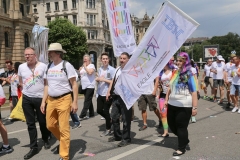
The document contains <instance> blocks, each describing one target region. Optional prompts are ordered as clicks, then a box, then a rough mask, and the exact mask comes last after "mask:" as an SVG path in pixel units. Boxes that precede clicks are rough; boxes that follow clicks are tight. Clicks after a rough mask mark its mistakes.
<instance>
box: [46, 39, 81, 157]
mask: <svg viewBox="0 0 240 160" xmlns="http://www.w3.org/2000/svg"><path fill="white" fill-rule="evenodd" d="M64 53H66V51H65V50H63V49H62V45H61V44H60V43H52V44H50V46H49V48H48V55H49V58H50V60H51V61H52V62H51V63H50V64H49V65H48V67H47V68H46V71H45V74H44V82H45V83H44V84H45V85H44V96H43V99H42V105H41V111H42V113H45V103H46V102H47V107H46V120H47V128H48V129H49V130H50V131H51V132H52V133H53V135H54V136H55V137H56V138H57V139H58V140H59V141H60V144H59V154H60V159H59V160H63V159H64V160H68V159H69V148H70V126H69V116H70V112H72V113H73V114H75V113H76V112H77V110H78V104H77V99H78V86H77V82H76V71H75V69H74V67H73V66H72V65H71V64H70V63H69V62H66V61H64V60H63V54H64Z"/></svg>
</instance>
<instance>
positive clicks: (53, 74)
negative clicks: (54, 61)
mask: <svg viewBox="0 0 240 160" xmlns="http://www.w3.org/2000/svg"><path fill="white" fill-rule="evenodd" d="M63 72H64V71H62V70H49V71H48V74H47V76H48V77H58V78H59V77H63Z"/></svg>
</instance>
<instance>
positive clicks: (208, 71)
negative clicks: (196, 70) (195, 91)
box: [204, 65, 213, 77]
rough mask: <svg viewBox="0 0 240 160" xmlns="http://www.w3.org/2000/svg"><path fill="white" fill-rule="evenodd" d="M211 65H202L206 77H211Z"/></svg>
mask: <svg viewBox="0 0 240 160" xmlns="http://www.w3.org/2000/svg"><path fill="white" fill-rule="evenodd" d="M210 69H211V66H209V65H205V66H204V72H205V74H206V77H213V72H210Z"/></svg>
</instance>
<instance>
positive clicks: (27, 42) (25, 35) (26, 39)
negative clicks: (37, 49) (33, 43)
mask: <svg viewBox="0 0 240 160" xmlns="http://www.w3.org/2000/svg"><path fill="white" fill-rule="evenodd" d="M24 47H25V48H27V47H29V36H28V34H27V33H25V34H24Z"/></svg>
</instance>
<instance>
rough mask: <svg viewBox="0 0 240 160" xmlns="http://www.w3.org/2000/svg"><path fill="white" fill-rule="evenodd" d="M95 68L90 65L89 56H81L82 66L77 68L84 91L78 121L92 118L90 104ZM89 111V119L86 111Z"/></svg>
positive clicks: (92, 109)
mask: <svg viewBox="0 0 240 160" xmlns="http://www.w3.org/2000/svg"><path fill="white" fill-rule="evenodd" d="M95 70H96V69H95V66H94V64H91V59H90V56H89V55H87V54H86V55H84V56H83V65H82V67H80V68H79V72H80V76H81V85H82V90H84V102H83V109H82V112H81V114H80V116H79V118H80V120H84V119H88V118H89V117H94V108H93V103H92V98H93V94H94V89H95V83H96V81H95ZM88 110H89V117H88V116H87V111H88Z"/></svg>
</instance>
